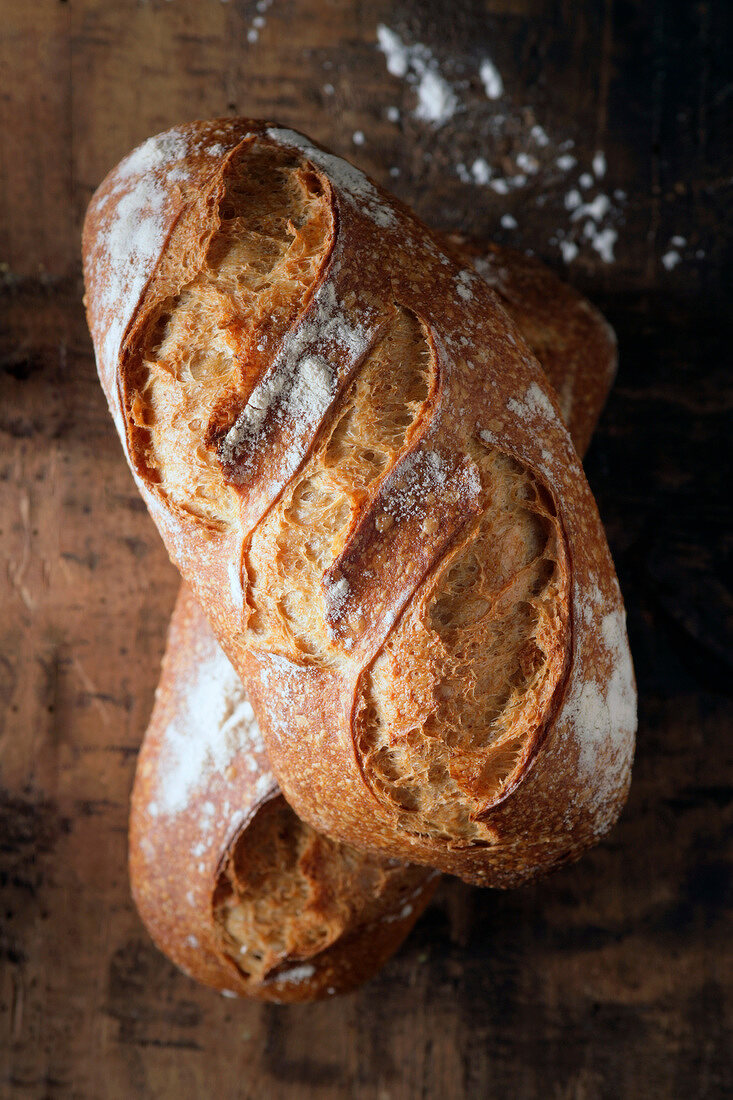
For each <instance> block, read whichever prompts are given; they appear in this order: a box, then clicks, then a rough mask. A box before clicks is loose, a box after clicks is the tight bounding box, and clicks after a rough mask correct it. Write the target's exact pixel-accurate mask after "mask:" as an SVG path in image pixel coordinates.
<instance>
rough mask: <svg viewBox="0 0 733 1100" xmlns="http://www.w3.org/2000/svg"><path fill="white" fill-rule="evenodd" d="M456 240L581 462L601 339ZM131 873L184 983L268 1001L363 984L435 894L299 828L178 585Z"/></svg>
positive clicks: (240, 700)
mask: <svg viewBox="0 0 733 1100" xmlns="http://www.w3.org/2000/svg"><path fill="white" fill-rule="evenodd" d="M456 243H457V242H456V239H455V238H452V244H453V247H455V245H456ZM461 244H462V245H463V246H464V251H465V254H466V255H467V257H468V258H470V260H471V262H473V263H474V265H475V266H476V268H477V270H478V271H479V272H482V274H483V271H482V268H483V265H484V264H489V263H490V264H491V265H492V268H491V271H490V273H489V274H490V285H493V286H494V289H495V290H496V291H497V293H498V294H499V296H500V297H501V299H502V302H503V304H504V306H505V308H507V310H508V311H509V312H510V313H511V314H512V316H513V317H514V320H515V321H516V323H517V325H518V327H519V329H520V331H521V332H522V334H523V335H524V337H525V339H526V340H527V342H528V343H529V345H530V346H531V347H532V350H533V351H534V352H535V354H536V355H537V358H538V361H539V363H540V365H541V366H542V368H543V369H544V370H545V372H546V373H547V374H548V376H550V377H551V378H552V380H553V383H554V384H555V386H556V388H557V389H558V391H560V393H561V394H562V398H561V401H562V409H563V416H564V418H565V420H566V422H568V423H569V424H570V425H571V435H572V437H573V441H574V443H575V444H576V446H577V448H578V451H579V453H580V454H581V455H582V453H583V452H584V450H585V448H586V447H587V443H588V441H589V440H590V436H591V434H592V431H593V428H594V426H595V424H596V422H597V420H598V417H599V415H600V412H601V409H602V406H603V404H604V402H605V399H606V396H607V394H608V390H609V388H610V386H611V383H612V380H613V377H614V374H615V368H616V354H615V341H614V340H613V337H612V334H611V330H609V328H608V325H607V324H606V322H605V321H604V320H603V318H602V317H601V316H600V314H598V313H597V311H595V310H594V309H593V308H592V307H591V306H590V305H589V303H587V302H586V300H585V299H584V298H582V297H581V296H580V295H579V294H577V293H576V292H575V291H573V290H572V289H571V288H569V287H566V286H565V284H563V283H562V282H561V281H560V280H559V279H558V278H557V277H556V276H554V275H553V274H552V273H551V272H550V271H548V269H547V268H545V267H544V266H543V265H542V264H540V263H538V262H537V261H535V260H529V259H528V258H527V257H525V256H523V255H522V254H521V253H518V252H514V251H512V250H511V249H504V248H501V247H500V246H496V245H490V244H488V243H487V244H484V245H482V244H479V243H478V242H475V243H472V245H471V248H470V250H469V248H468V247H466V242H461ZM484 270H485V268H484ZM130 877H131V882H132V887H133V893H134V896H135V900H136V904H137V906H138V909H139V911H140V914H141V916H142V918H143V920H144V921H145V924H146V926H147V928H148V930H149V931H150V934H151V935H152V937H153V938H154V940H155V942H156V943H157V944H158V945H159V946H160V947H161V949H162V950H163V951H165V952H166V953H167V954H168V955H169V956H170V957H171V958H172V959H173V960H174V961H175V962H176V963H177V964H178V965H179V966H181V967H182V968H183V969H184V970H185V971H186V972H187V973H189V974H191V975H192V976H193V977H195V978H197V979H198V980H199V981H203V982H205V983H206V984H208V985H212V986H214V987H215V988H217V989H220V990H221V989H223V990H226V991H228V992H231V993H237V994H240V995H243V996H248V997H257V998H261V999H268V1000H273V1001H278V1002H284V1001H288V1002H294V1001H306V1000H313V999H316V998H318V997H323V996H330V995H334V994H339V993H343V992H346V991H347V990H349V989H352V988H354V987H355V986H357V985H358V984H360V983H361V982H363V981H365V980H367V979H368V978H370V977H371V976H372V975H373V974H374V973H375V972H376V971H377V970H378V969H379V967H380V966H381V965H382V964H383V962H384V961H385V960H386V959H387V958H388V957H389V956H390V955H391V954H392V953H393V952H394V951H395V950H396V949H397V947H398V946H399V945H400V943H401V942H402V941H403V939H404V938H405V936H406V935H407V934H408V933H409V931H410V929H411V928H412V926H413V924H414V922H415V921H416V920H417V918H418V916H419V915H420V914H421V913H422V911H423V910H424V908H425V906H426V905H427V904H428V902H429V900H430V898H431V897H432V895H433V893H434V890H435V887H436V885H437V875H436V874H435V872H432V871H430V870H428V869H426V868H421V867H417V866H409V865H404V864H402V863H399V862H397V861H394V860H392V861H385V860H382V859H381V858H379V857H375V856H369V855H365V854H363V853H360V852H357V851H356V850H355V849H353V848H348V847H346V846H345V845H341V844H337V843H334V842H332V841H329V840H327V839H326V838H325V837H322V836H320V835H319V834H317V833H315V832H314V830H312V829H310V828H309V827H308V826H307V825H304V824H303V823H301V822H300V821H299V819H298V818H297V817H296V815H295V814H294V812H293V811H292V810H291V809H290V807H289V806H288V804H287V803H286V802H285V799H284V798H283V797H282V795H281V794H280V793H279V788H278V787H277V784H276V781H275V778H274V776H273V774H272V771H271V769H270V765H269V761H268V759H267V755H266V753H265V749H264V744H263V743H262V739H261V734H260V732H259V729H258V728H257V725H256V721H255V718H254V715H253V712H252V708H251V706H250V705H249V703H248V700H247V698H246V695H245V692H244V688H243V686H242V683H241V681H240V680H239V677H238V676H237V674H236V673H235V672H234V670H233V668H232V666H231V665H230V664H229V662H228V661H227V659H226V657H225V656H224V653H223V652H222V650H221V648H220V647H219V645H218V643H217V641H216V639H215V637H214V635H213V633H212V631H211V628H210V627H209V625H208V622H207V620H206V619H205V617H204V615H203V613H202V612H201V610H200V609H199V608H198V606H197V605H196V603H195V601H194V599H193V596H192V595H191V593H190V591H189V590H188V589H187V588H186V586H185V585H182V587H181V591H180V593H179V596H178V600H177V603H176V607H175V610H174V612H173V617H172V619H171V625H170V629H169V634H168V641H167V646H166V653H165V657H164V661H163V672H162V676H161V680H160V684H159V686H158V690H157V692H156V702H155V707H154V709H153V714H152V717H151V721H150V725H149V727H148V730H147V732H146V734H145V738H144V740H143V745H142V749H141V752H140V757H139V762H138V768H137V773H136V779H135V787H134V790H133V797H132V811H131V817H130Z"/></svg>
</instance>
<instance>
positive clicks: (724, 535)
mask: <svg viewBox="0 0 733 1100" xmlns="http://www.w3.org/2000/svg"><path fill="white" fill-rule="evenodd" d="M261 14H262V17H263V18H264V26H262V27H260V28H256V27H255V25H254V19H255V18H256V17H257V15H258V12H257V8H256V5H255V4H254V3H241V2H236V0H231V2H229V3H221V2H220V0H170V2H168V0H147V2H143V0H141V2H139V3H136V2H134V0H121V2H119V3H115V4H111V3H105V2H104V0H69V2H53V0H43V2H42V3H39V4H34V5H29V4H28V3H27V2H26V0H2V2H1V3H0V20H1V24H2V29H1V30H0V71H2V73H3V94H2V96H0V265H1V266H0V279H1V280H2V290H1V292H0V541H1V544H2V553H3V571H2V574H1V575H0V960H2V964H1V965H2V969H1V970H0V1094H1V1095H2V1096H8V1097H13V1098H15V1097H38V1098H42V1097H43V1098H46V1097H60V1098H72V1097H73V1098H77V1097H79V1098H84V1100H87V1098H95V1100H96V1098H97V1097H100V1098H101V1097H105V1098H106V1097H110V1098H118V1097H119V1098H120V1100H122V1098H125V1100H127V1098H128V1097H130V1096H139V1097H141V1098H146V1097H161V1096H169V1095H170V1096H176V1097H178V1096H181V1097H198V1096H208V1095H211V1094H214V1095H218V1096H221V1097H224V1098H228V1097H242V1098H247V1100H249V1098H253V1100H254V1098H257V1100H259V1098H260V1097H263V1098H269V1097H278V1098H279V1097H287V1098H289V1097H293V1098H296V1097H297V1098H298V1100H301V1098H302V1100H309V1098H311V1097H318V1098H319V1100H321V1098H323V1100H331V1098H336V1097H339V1098H340V1097H343V1096H349V1097H356V1098H358V1100H362V1098H379V1100H416V1098H418V1097H435V1098H438V1097H440V1098H444V1097H471V1098H473V1097H481V1098H483V1097H505V1096H512V1097H519V1098H525V1097H526V1098H530V1097H543V1098H544V1097H549V1098H551V1100H617V1098H619V1097H621V1098H626V1097H629V1098H632V1097H633V1098H636V1097H638V1096H649V1097H664V1098H667V1097H668V1098H677V1097H680V1096H684V1097H686V1098H688V1097H689V1098H701V1100H702V1098H705V1100H711V1098H712V1100H715V1098H718V1097H723V1096H725V1095H729V1090H730V1087H731V1081H732V1080H733V1068H732V1067H731V1060H730V1043H729V1036H730V1029H731V996H732V995H733V974H732V969H733V964H732V960H731V947H730V942H731V936H730V925H729V913H730V906H731V901H733V898H732V897H731V892H732V889H733V875H732V873H731V858H730V857H731V834H732V833H733V807H732V804H733V798H732V797H731V793H732V789H733V784H732V782H731V779H732V768H731V742H730V736H729V731H730V728H731V706H730V699H731V688H730V685H731V682H732V681H733V677H732V675H731V673H732V668H731V665H732V664H733V660H732V658H731V635H732V634H733V600H732V599H731V595H730V589H729V585H728V581H729V576H730V559H731V536H730V531H731V523H730V518H731V515H730V513H731V509H730V486H729V483H728V476H727V473H726V466H725V455H726V448H727V447H729V444H730V438H731V431H730V413H731V404H733V401H732V399H731V385H730V368H729V360H730V348H731V346H733V325H732V324H731V320H730V317H729V316H727V314H728V313H729V305H728V301H727V298H728V295H729V290H730V285H731V268H732V266H733V265H732V264H731V209H733V204H731V202H730V195H729V191H730V186H729V184H728V182H727V181H728V180H730V178H731V175H733V169H732V165H731V153H730V148H729V141H727V140H726V132H727V131H726V128H725V118H726V111H727V110H729V106H730V93H731V88H730V83H729V80H730V65H729V63H728V59H729V52H728V51H727V42H728V41H729V39H730V30H731V26H730V24H731V16H730V7H729V5H728V4H727V3H726V0H707V2H703V3H700V4H695V5H687V4H680V3H673V2H672V0H661V2H660V3H658V4H655V5H650V4H645V3H643V2H641V0H606V2H601V0H599V2H594V3H590V2H588V3H578V4H571V3H569V2H567V0H486V2H481V0H465V2H462V3H460V4H458V3H456V4H453V5H443V4H439V3H437V0H430V2H428V3H418V2H417V0H405V2H400V3H397V4H395V5H389V4H387V3H382V2H376V3H373V4H368V5H367V4H359V3H355V2H352V0H349V2H344V3H336V2H333V3H329V2H324V0H274V3H273V4H272V6H270V7H269V8H268V9H267V10H266V11H265V12H264V13H261ZM380 22H383V23H385V24H387V25H388V26H389V27H391V28H393V29H394V30H396V31H397V32H398V33H399V34H400V35H401V36H402V37H403V39H404V41H405V42H409V43H414V42H422V43H425V44H427V45H428V46H429V47H430V49H431V50H432V52H433V55H434V56H435V58H436V61H437V63H438V64H439V66H440V69H441V71H442V72H444V73H445V74H446V75H447V76H448V77H449V79H450V80H451V83H452V84H454V85H455V86H458V85H459V84H460V98H461V103H462V105H463V110H462V111H461V112H459V113H457V114H456V115H455V116H454V118H453V119H451V120H450V122H449V123H447V124H446V126H444V127H441V128H433V127H431V126H430V125H429V124H426V123H424V122H421V121H420V120H418V119H416V118H415V117H414V107H415V92H414V88H412V87H411V86H410V85H409V84H408V83H407V82H406V81H405V80H402V79H399V78H397V77H395V76H392V75H389V74H388V73H387V71H386V67H385V63H384V58H383V56H382V55H381V54H380V53H379V52H378V51H377V49H376V47H375V39H376V27H377V25H378V24H379V23H380ZM254 29H257V31H258V37H257V40H256V41H254V42H250V41H248V38H247V35H248V33H250V32H251V31H253V30H254ZM486 56H488V57H491V58H492V59H493V60H494V61H495V62H496V64H497V67H498V68H499V70H500V71H501V73H502V76H503V78H504V83H505V87H506V89H507V96H506V97H505V100H504V101H502V106H501V110H503V111H505V113H506V114H507V116H508V119H509V122H511V123H512V125H513V126H515V131H516V132H515V133H513V134H512V133H509V130H508V129H507V127H508V125H509V124H508V123H507V125H506V126H504V128H503V129H501V131H500V132H497V131H496V126H495V124H494V122H493V121H492V120H493V119H494V116H495V114H496V112H497V110H499V108H498V107H497V106H496V104H492V103H491V102H489V101H487V100H486V97H485V96H484V95H483V92H482V89H481V84H480V81H479V80H478V79H477V75H476V74H477V70H478V64H479V62H480V61H481V59H482V58H484V57H486ZM461 82H463V83H461ZM327 86H330V87H332V89H333V91H330V90H328V88H327ZM388 107H398V108H399V110H400V120H399V122H398V123H393V122H390V121H389V119H388V117H387V113H386V112H387V108H388ZM235 112H236V113H249V114H252V115H264V116H271V117H275V118H278V119H280V120H283V121H285V122H287V123H289V124H292V125H295V126H296V127H299V128H302V129H304V130H306V131H307V132H309V133H311V134H312V135H313V136H314V137H316V138H318V139H319V140H321V141H323V142H325V143H326V144H328V145H329V146H331V147H332V148H334V149H335V150H336V151H338V152H341V153H344V154H346V155H348V156H350V157H351V158H352V159H354V160H355V161H356V162H357V163H359V164H360V165H361V166H362V167H364V168H365V169H366V170H367V171H369V172H371V173H372V174H373V175H374V176H375V177H376V178H377V179H378V180H379V181H380V182H383V183H387V184H388V185H390V186H391V187H392V189H393V190H396V191H397V193H398V194H399V195H400V196H401V197H403V198H405V199H407V200H408V201H410V202H411V203H412V204H413V205H416V206H417V207H418V209H419V211H420V213H421V214H422V215H423V216H424V217H426V218H427V219H429V220H430V221H431V222H432V223H433V224H435V225H441V226H445V227H448V228H456V229H463V230H465V231H468V232H471V233H474V234H481V233H488V234H494V235H496V236H497V238H498V239H501V240H503V241H505V242H507V243H513V244H516V245H519V246H520V247H527V248H533V249H535V250H536V251H537V252H538V253H539V254H541V255H542V256H543V257H544V258H546V259H548V260H549V262H550V263H552V264H553V265H554V266H556V267H561V266H562V264H561V261H560V254H559V247H558V244H557V241H556V240H555V242H554V243H553V238H556V234H557V229H558V227H564V228H567V226H568V223H569V215H568V211H567V210H566V208H565V204H564V203H565V195H566V193H567V190H568V188H569V187H570V186H571V184H570V182H569V179H568V178H567V177H565V176H563V175H562V174H552V173H549V172H546V173H544V174H541V177H538V179H537V180H536V181H535V182H534V183H533V182H530V183H529V184H528V186H527V187H525V188H523V189H522V190H521V191H517V192H516V193H514V192H513V193H511V194H509V195H507V196H501V195H498V194H496V193H495V192H493V191H492V190H491V189H490V188H488V187H481V188H479V187H477V186H476V185H475V184H473V183H464V182H462V181H461V179H460V178H459V175H458V174H457V171H456V165H457V164H458V163H460V162H466V163H468V164H470V163H471V162H472V158H475V157H476V156H478V155H479V154H481V155H484V156H485V157H486V158H487V160H488V161H489V162H490V163H491V164H492V165H494V166H501V164H502V158H505V159H506V158H508V159H509V160H510V161H511V160H512V158H513V157H514V156H515V154H516V150H517V149H518V148H520V147H523V146H522V142H523V141H524V140H525V138H524V136H523V135H525V134H526V132H527V130H528V128H529V127H531V125H532V124H533V121H536V122H539V123H541V124H542V125H543V126H544V128H545V129H546V131H547V133H548V134H549V135H550V136H551V140H552V142H553V143H554V146H559V145H560V144H561V143H562V142H563V141H565V140H573V141H574V142H575V145H574V147H573V150H572V152H573V155H574V156H576V158H577V160H578V172H579V171H580V170H581V168H582V167H585V166H587V165H589V164H590V162H591V158H592V155H593V153H594V151H595V150H597V149H599V148H600V149H603V150H604V151H605V153H606V157H607V160H608V165H609V168H608V178H607V180H606V181H604V188H605V190H606V191H608V192H609V193H611V192H612V191H613V190H614V189H621V190H623V191H625V192H626V195H627V199H626V200H625V201H624V202H621V201H620V200H619V202H618V203H616V204H615V205H616V208H617V218H618V220H617V221H615V222H614V223H613V224H614V225H615V226H616V229H617V231H618V233H619V238H618V242H617V247H616V262H615V263H613V264H604V263H603V262H602V260H601V258H600V256H599V255H598V254H597V253H595V252H594V251H593V250H592V249H591V248H588V247H583V248H581V252H580V254H579V257H578V259H577V260H576V261H575V262H574V263H573V265H572V266H571V267H570V269H569V274H570V276H571V277H572V278H573V279H574V281H576V282H577V283H578V284H579V285H580V286H581V287H582V288H583V289H584V290H586V291H587V292H589V293H590V294H591V296H593V297H594V298H595V300H596V301H597V302H598V304H599V305H600V306H601V307H602V308H604V309H605V310H606V312H607V314H608V315H609V317H610V319H611V320H612V322H613V323H614V325H615V326H616V328H617V330H618V333H619V338H620V354H621V369H620V374H619V380H618V385H617V387H616V390H615V392H614V395H613V397H612V399H611V402H610V404H609V407H608V409H607V412H606V414H605V416H604V419H603V421H602V424H601V429H600V431H599V434H598V437H597V439H596V441H595V442H594V444H593V446H592V448H591V451H590V454H589V458H588V463H587V468H588V473H589V478H590V481H591V485H592V487H593V488H594V490H595V492H596V494H597V498H598V501H599V506H600V509H601V514H602V516H603V518H604V521H605V522H606V524H607V527H608V530H609V536H610V541H611V545H612V549H613V551H614V554H615V557H616V561H617V565H618V568H619V574H620V577H621V582H622V587H623V588H624V592H625V595H626V600H627V606H628V609H629V620H630V634H631V641H632V648H633V652H634V655H635V660H636V665H637V675H638V680H639V686H640V693H641V712H640V719H641V725H640V734H639V748H638V756H637V763H636V771H635V779H634V783H633V786H632V794H631V799H630V803H629V806H628V809H627V811H626V812H625V814H624V817H623V819H622V822H621V824H620V825H619V827H618V828H617V829H616V830H615V831H614V833H613V834H612V836H611V838H610V840H609V841H607V842H606V843H604V845H603V846H602V847H601V848H600V849H598V850H597V851H596V852H594V853H592V854H591V855H589V856H587V857H586V858H585V859H584V860H583V861H582V863H580V864H579V865H578V866H577V867H574V868H568V869H565V870H563V871H561V872H560V873H558V874H556V875H554V876H553V877H551V878H550V879H548V880H546V881H544V882H541V883H538V884H536V885H535V886H532V887H529V888H525V889H523V890H520V891H514V892H510V893H506V894H502V893H493V892H482V891H478V890H470V889H469V888H467V887H464V886H462V885H460V884H458V883H454V882H446V883H445V885H444V886H443V887H442V888H441V892H440V894H439V896H438V899H437V900H436V902H435V903H434V904H433V905H432V906H431V908H430V910H429V911H428V913H427V914H426V915H425V917H424V918H423V920H422V921H421V923H420V924H419V925H418V927H417V928H416V930H415V932H414V933H413V935H412V937H411V938H410V940H409V941H408V943H407V944H406V945H405V947H404V949H403V950H402V951H401V952H400V953H399V955H398V956H397V958H396V959H395V960H393V962H392V963H391V964H390V965H388V966H387V967H386V968H385V970H384V971H383V973H382V974H381V975H380V976H379V978H378V979H377V980H376V981H374V982H372V983H371V984H370V985H369V986H368V987H366V988H365V989H363V990H361V991H360V992H358V993H355V994H353V995H351V996H350V997H347V998H344V999H343V1000H340V1001H339V1002H334V1003H328V1004H322V1005H317V1006H314V1007H302V1008H289V1009H283V1008H276V1007H260V1006H256V1005H248V1004H245V1003H239V1002H233V1001H229V1000H223V999H221V998H219V997H218V996H216V995H214V994H212V993H210V992H208V991H206V990H203V989H200V988H198V987H197V986H195V985H194V984H193V983H191V982H190V981H189V980H188V979H187V978H185V977H184V976H183V975H182V974H179V973H178V972H177V971H176V970H175V969H174V968H173V967H172V966H171V965H170V964H169V963H168V962H167V961H166V960H165V959H164V958H163V957H162V956H161V955H160V954H159V953H158V952H157V951H156V950H155V948H154V947H153V946H152V944H151V943H150V941H149V940H148V939H147V937H146V935H145V932H144V930H143V928H142V926H141V924H140V922H139V920H138V918H137V916H136V914H135V912H134V910H133V908H132V904H131V902H130V899H129V891H128V883H127V872H126V863H125V861H126V819H127V800H128V796H129V790H130V786H131V782H132V774H133V769H134V764H135V754H136V750H137V747H138V745H139V741H140V737H141V734H142V731H143V730H144V727H145V724H146V721H147V717H148V714H149V711H150V706H151V703H152V697H153V691H154V688H155V683H156V680H157V671H158V663H159V659H160V656H161V654H162V649H163V640H164V633H165V627H166V623H167V618H168V615H169V613H170V609H171V607H172V605H173V601H174V597H175V592H176V589H177V583H178V582H177V576H176V574H175V572H174V570H173V569H172V567H171V566H170V564H169V562H168V561H167V559H166V557H165V554H164V552H163V550H162V547H161V545H160V543H159V541H158V538H157V535H156V533H155V531H154V529H153V527H152V524H151V522H150V521H149V520H148V518H147V515H146V513H145V511H144V508H143V506H142V504H141V502H140V501H139V500H138V497H137V494H136V492H135V490H134V487H133V483H132V479H131V477H130V475H129V473H128V471H127V469H126V467H125V466H124V463H123V460H122V456H121V452H120V448H119V445H118V443H117V440H116V437H115V435H114V431H113V428H112V424H111V422H110V420H109V416H108V414H107V411H106V408H105V406H104V401H103V398H102V394H101V390H100V389H99V386H98V383H97V381H96V376H95V371H94V364H93V359H92V353H91V345H90V341H89V337H88V334H87V332H86V327H85V323H84V318H83V311H82V306H81V301H80V295H81V290H80V282H79V257H78V235H79V230H80V224H81V218H82V216H83V211H84V208H85V206H86V203H87V201H88V199H89V197H90V195H91V193H92V191H93V189H94V187H95V186H96V185H97V183H98V182H99V181H100V179H101V177H102V176H103V175H104V173H105V172H106V171H107V170H108V168H109V167H111V166H112V165H113V164H114V163H115V162H116V161H117V160H118V159H119V157H120V156H121V155H122V154H123V153H124V152H126V151H127V150H128V149H129V148H130V147H131V146H132V145H134V144H135V143H136V142H138V141H140V140H141V139H143V138H144V137H146V136H147V135H148V134H150V133H152V132H155V131H157V130H160V129H163V128H165V127H167V126H169V125H170V124H172V123H174V122H177V121H180V120H183V119H187V118H194V117H203V116H207V115H215V114H222V113H223V114H228V113H235ZM509 129H511V127H509ZM359 130H360V131H362V132H363V133H364V135H365V143H364V144H363V145H355V144H354V143H353V140H352V135H353V134H354V133H355V132H356V131H359ZM391 169H392V170H394V169H397V170H398V172H399V175H395V174H393V173H391V171H390V170H391ZM576 175H577V173H576ZM538 199H539V200H541V201H540V202H539V203H538ZM506 212H509V213H511V214H513V216H514V217H515V219H516V220H517V222H518V223H519V227H518V229H516V230H511V231H510V230H506V229H504V228H503V227H501V225H500V217H501V215H502V214H504V213H506ZM614 216H616V215H614ZM622 219H623V220H622ZM673 235H681V236H684V237H685V238H686V242H687V243H686V245H685V246H684V248H683V249H682V250H681V251H682V253H683V254H684V255H683V260H682V262H681V263H680V264H678V265H677V266H676V267H675V268H674V269H673V270H669V271H668V270H666V269H665V268H664V266H663V265H662V263H661V256H662V255H663V254H664V253H665V250H666V249H667V248H668V242H669V241H670V239H671V237H672V236H673ZM698 252H703V253H704V255H702V256H696V253H698ZM711 458H712V459H713V460H715V461H713V462H711Z"/></svg>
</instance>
